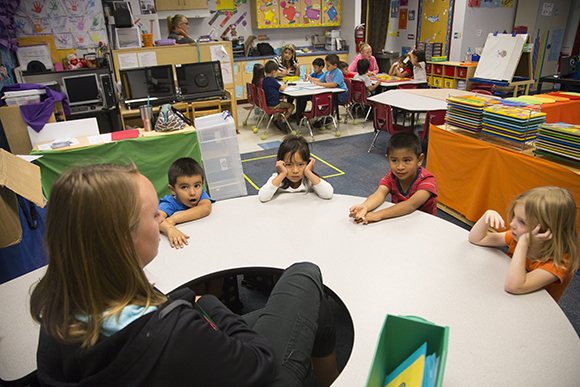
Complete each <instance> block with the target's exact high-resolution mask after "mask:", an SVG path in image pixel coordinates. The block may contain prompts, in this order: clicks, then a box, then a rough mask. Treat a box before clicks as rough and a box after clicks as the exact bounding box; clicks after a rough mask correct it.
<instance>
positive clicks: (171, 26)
mask: <svg viewBox="0 0 580 387" xmlns="http://www.w3.org/2000/svg"><path fill="white" fill-rule="evenodd" d="M183 19H185V20H186V21H187V17H186V16H185V15H181V14H179V13H178V14H177V15H175V16H167V32H168V33H169V35H171V34H172V33H173V31H175V29H176V28H177V26H178V25H179V23H183Z"/></svg>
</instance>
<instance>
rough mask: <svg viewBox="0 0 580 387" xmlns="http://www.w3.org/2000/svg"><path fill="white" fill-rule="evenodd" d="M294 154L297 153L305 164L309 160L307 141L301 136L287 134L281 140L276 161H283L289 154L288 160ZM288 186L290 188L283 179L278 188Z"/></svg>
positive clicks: (288, 183)
mask: <svg viewBox="0 0 580 387" xmlns="http://www.w3.org/2000/svg"><path fill="white" fill-rule="evenodd" d="M296 153H298V155H299V156H300V158H301V159H302V160H304V161H306V162H308V160H310V147H309V145H308V141H306V139H304V137H302V136H296V135H294V134H289V135H287V136H286V137H284V139H283V140H282V144H280V147H279V148H278V155H277V156H276V160H282V161H284V158H285V157H286V155H288V154H290V158H292V157H294V154H296ZM288 186H290V180H288V178H285V179H284V180H283V181H282V183H281V184H280V188H288Z"/></svg>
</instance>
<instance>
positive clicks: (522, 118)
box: [482, 106, 546, 144]
mask: <svg viewBox="0 0 580 387" xmlns="http://www.w3.org/2000/svg"><path fill="white" fill-rule="evenodd" d="M544 122H546V113H542V112H539V111H535V110H532V109H519V108H516V107H508V106H490V107H487V108H485V109H483V122H482V133H485V134H489V135H492V136H495V137H499V138H502V139H504V140H508V141H513V142H516V143H519V144H522V143H525V142H528V141H533V140H535V138H536V134H537V132H538V126H540V125H541V124H543V123H544Z"/></svg>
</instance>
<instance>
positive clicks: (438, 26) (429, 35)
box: [417, 0, 453, 56]
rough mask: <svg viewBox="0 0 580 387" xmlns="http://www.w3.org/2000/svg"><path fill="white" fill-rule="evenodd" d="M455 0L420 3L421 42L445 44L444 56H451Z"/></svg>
mask: <svg viewBox="0 0 580 387" xmlns="http://www.w3.org/2000/svg"><path fill="white" fill-rule="evenodd" d="M452 13H453V0H448V1H447V0H432V1H423V0H420V1H419V16H418V21H419V26H418V28H417V36H418V41H419V42H425V43H443V50H442V51H443V54H444V55H445V56H447V55H448V54H449V40H450V38H451V20H452V17H451V16H452Z"/></svg>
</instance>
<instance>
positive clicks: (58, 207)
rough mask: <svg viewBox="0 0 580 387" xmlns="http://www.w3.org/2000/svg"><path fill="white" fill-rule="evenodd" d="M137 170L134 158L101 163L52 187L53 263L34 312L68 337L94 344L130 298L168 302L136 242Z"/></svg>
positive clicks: (35, 296)
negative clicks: (141, 258) (147, 271)
mask: <svg viewBox="0 0 580 387" xmlns="http://www.w3.org/2000/svg"><path fill="white" fill-rule="evenodd" d="M138 177H139V172H138V171H137V169H136V167H135V166H134V165H125V166H121V165H115V164H99V165H91V166H87V167H80V168H75V169H71V170H69V171H67V172H65V173H63V174H62V175H61V176H60V177H59V178H58V179H57V180H56V182H55V183H54V185H53V186H52V190H51V195H50V200H49V202H48V207H47V211H46V232H45V240H46V245H47V248H48V256H49V259H48V268H47V270H46V274H45V275H44V277H43V278H42V279H41V280H40V282H39V283H38V285H37V286H36V287H35V288H34V290H33V292H32V295H31V299H30V313H31V314H32V317H33V318H34V319H35V320H36V321H37V322H39V323H41V324H42V328H43V329H44V330H45V331H46V332H47V333H48V334H49V335H50V336H53V337H54V338H56V339H57V340H59V341H61V342H64V343H78V342H81V343H82V346H83V347H90V346H92V345H94V344H95V343H96V341H97V339H98V337H99V332H100V330H101V325H102V323H103V320H104V319H105V317H108V316H111V315H115V314H117V313H118V312H120V311H122V309H123V308H124V307H125V306H127V305H130V304H131V305H137V306H145V307H148V306H150V305H160V304H162V303H163V302H165V301H166V297H165V296H164V295H162V294H160V293H159V292H157V291H155V290H154V288H153V285H151V284H150V283H149V281H148V280H147V277H146V276H145V274H144V273H143V270H142V268H141V264H140V261H139V258H138V256H137V252H136V250H135V246H134V244H133V238H132V232H134V231H135V230H137V228H138V227H139V213H140V206H141V203H140V200H139V197H140V196H139V180H138ZM79 315H82V316H86V317H87V318H88V321H87V322H86V323H85V322H81V321H79V319H78V316H79Z"/></svg>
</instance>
